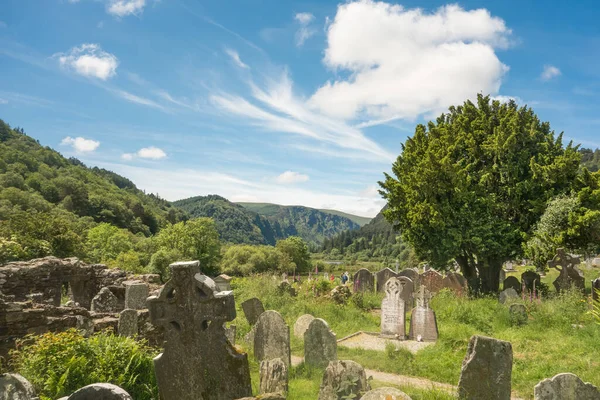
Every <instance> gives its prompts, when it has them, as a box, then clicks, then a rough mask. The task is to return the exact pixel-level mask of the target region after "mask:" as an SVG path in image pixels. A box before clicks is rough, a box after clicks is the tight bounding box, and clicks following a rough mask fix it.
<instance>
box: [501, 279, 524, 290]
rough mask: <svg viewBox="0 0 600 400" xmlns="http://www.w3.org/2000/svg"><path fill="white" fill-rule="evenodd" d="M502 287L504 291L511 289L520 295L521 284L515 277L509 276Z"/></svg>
mask: <svg viewBox="0 0 600 400" xmlns="http://www.w3.org/2000/svg"><path fill="white" fill-rule="evenodd" d="M502 287H503V289H504V290H506V289H509V288H512V289H515V290H516V291H517V293H521V282H519V279H518V278H517V277H516V276H509V277H508V278H506V279H505V280H504V283H503V284H502Z"/></svg>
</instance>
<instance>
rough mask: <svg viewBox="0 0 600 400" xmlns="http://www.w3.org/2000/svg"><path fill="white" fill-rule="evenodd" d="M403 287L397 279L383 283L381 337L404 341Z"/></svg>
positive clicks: (404, 310) (404, 311) (404, 312)
mask: <svg viewBox="0 0 600 400" xmlns="http://www.w3.org/2000/svg"><path fill="white" fill-rule="evenodd" d="M403 289H404V286H402V284H401V283H400V280H399V279H398V278H390V279H388V281H387V282H386V283H385V297H384V298H383V301H382V302H381V335H382V336H391V337H397V338H399V339H405V337H406V327H405V320H406V309H405V304H404V300H403V299H402V295H401V293H402V290H403Z"/></svg>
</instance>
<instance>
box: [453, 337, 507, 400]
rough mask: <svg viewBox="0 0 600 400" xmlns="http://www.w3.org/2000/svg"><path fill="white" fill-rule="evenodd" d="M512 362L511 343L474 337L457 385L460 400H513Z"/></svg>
mask: <svg viewBox="0 0 600 400" xmlns="http://www.w3.org/2000/svg"><path fill="white" fill-rule="evenodd" d="M512 359H513V355H512V346H511V344H510V343H509V342H505V341H503V340H497V339H493V338H489V337H485V336H477V335H475V336H473V337H471V340H470V341H469V347H468V348H467V355H466V357H465V359H464V361H463V364H462V369H461V371H460V380H459V381H458V397H459V399H463V400H489V399H494V400H510V388H511V381H510V380H511V374H512Z"/></svg>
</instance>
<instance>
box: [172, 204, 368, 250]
mask: <svg viewBox="0 0 600 400" xmlns="http://www.w3.org/2000/svg"><path fill="white" fill-rule="evenodd" d="M173 205H174V206H176V207H178V208H180V209H182V210H184V211H186V212H187V213H188V214H189V215H190V216H191V217H211V218H213V219H214V220H215V223H216V225H217V229H218V231H219V234H220V235H221V239H222V240H223V241H226V242H231V243H247V244H275V242H276V241H277V240H279V239H284V238H287V237H289V236H300V237H301V238H303V239H304V240H305V241H306V242H307V243H309V244H311V245H313V246H318V245H320V244H321V243H323V240H324V239H325V238H327V237H331V236H335V235H336V234H338V233H340V232H342V231H346V230H356V229H359V228H360V225H359V224H358V223H357V222H355V221H353V220H352V219H351V218H350V217H353V218H355V219H356V218H361V217H357V216H350V215H348V216H345V215H346V214H344V213H338V212H333V211H321V210H317V209H314V208H309V207H302V206H280V205H277V204H266V203H238V204H236V203H232V202H230V201H229V200H227V199H225V198H223V197H221V196H217V195H210V196H197V197H191V198H189V199H183V200H178V201H175V202H173ZM336 213H338V214H339V215H338V214H336Z"/></svg>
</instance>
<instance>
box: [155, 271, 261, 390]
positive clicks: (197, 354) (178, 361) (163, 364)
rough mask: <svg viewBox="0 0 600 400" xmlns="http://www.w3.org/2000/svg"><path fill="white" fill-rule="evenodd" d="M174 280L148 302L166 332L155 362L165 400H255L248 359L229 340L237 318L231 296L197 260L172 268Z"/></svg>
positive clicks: (157, 323) (172, 278)
mask: <svg viewBox="0 0 600 400" xmlns="http://www.w3.org/2000/svg"><path fill="white" fill-rule="evenodd" d="M170 268H171V280H169V281H168V282H167V283H166V284H165V286H164V287H163V288H162V290H161V292H160V294H159V295H158V296H150V297H149V298H148V300H147V304H148V308H149V311H150V320H151V321H152V323H153V324H155V325H159V326H162V327H164V328H165V339H166V342H165V346H164V351H163V352H162V353H161V354H159V355H158V356H157V357H156V358H155V359H154V366H155V373H156V380H157V382H158V389H159V392H160V397H161V399H163V400H200V399H201V400H226V399H228V400H230V399H237V398H241V397H246V396H250V395H251V394H252V385H251V383H250V370H249V367H248V356H247V354H245V353H240V352H238V350H236V349H235V348H234V347H233V346H232V345H231V344H230V342H229V341H228V340H227V337H226V335H225V328H224V323H225V322H227V321H232V320H233V319H234V318H235V316H236V313H235V302H234V299H233V293H232V292H231V291H223V292H221V291H219V290H218V288H217V285H216V284H215V282H214V281H213V280H212V279H211V278H209V277H208V276H206V275H203V274H202V273H201V272H200V263H199V262H198V261H192V262H180V263H174V264H171V265H170Z"/></svg>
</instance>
